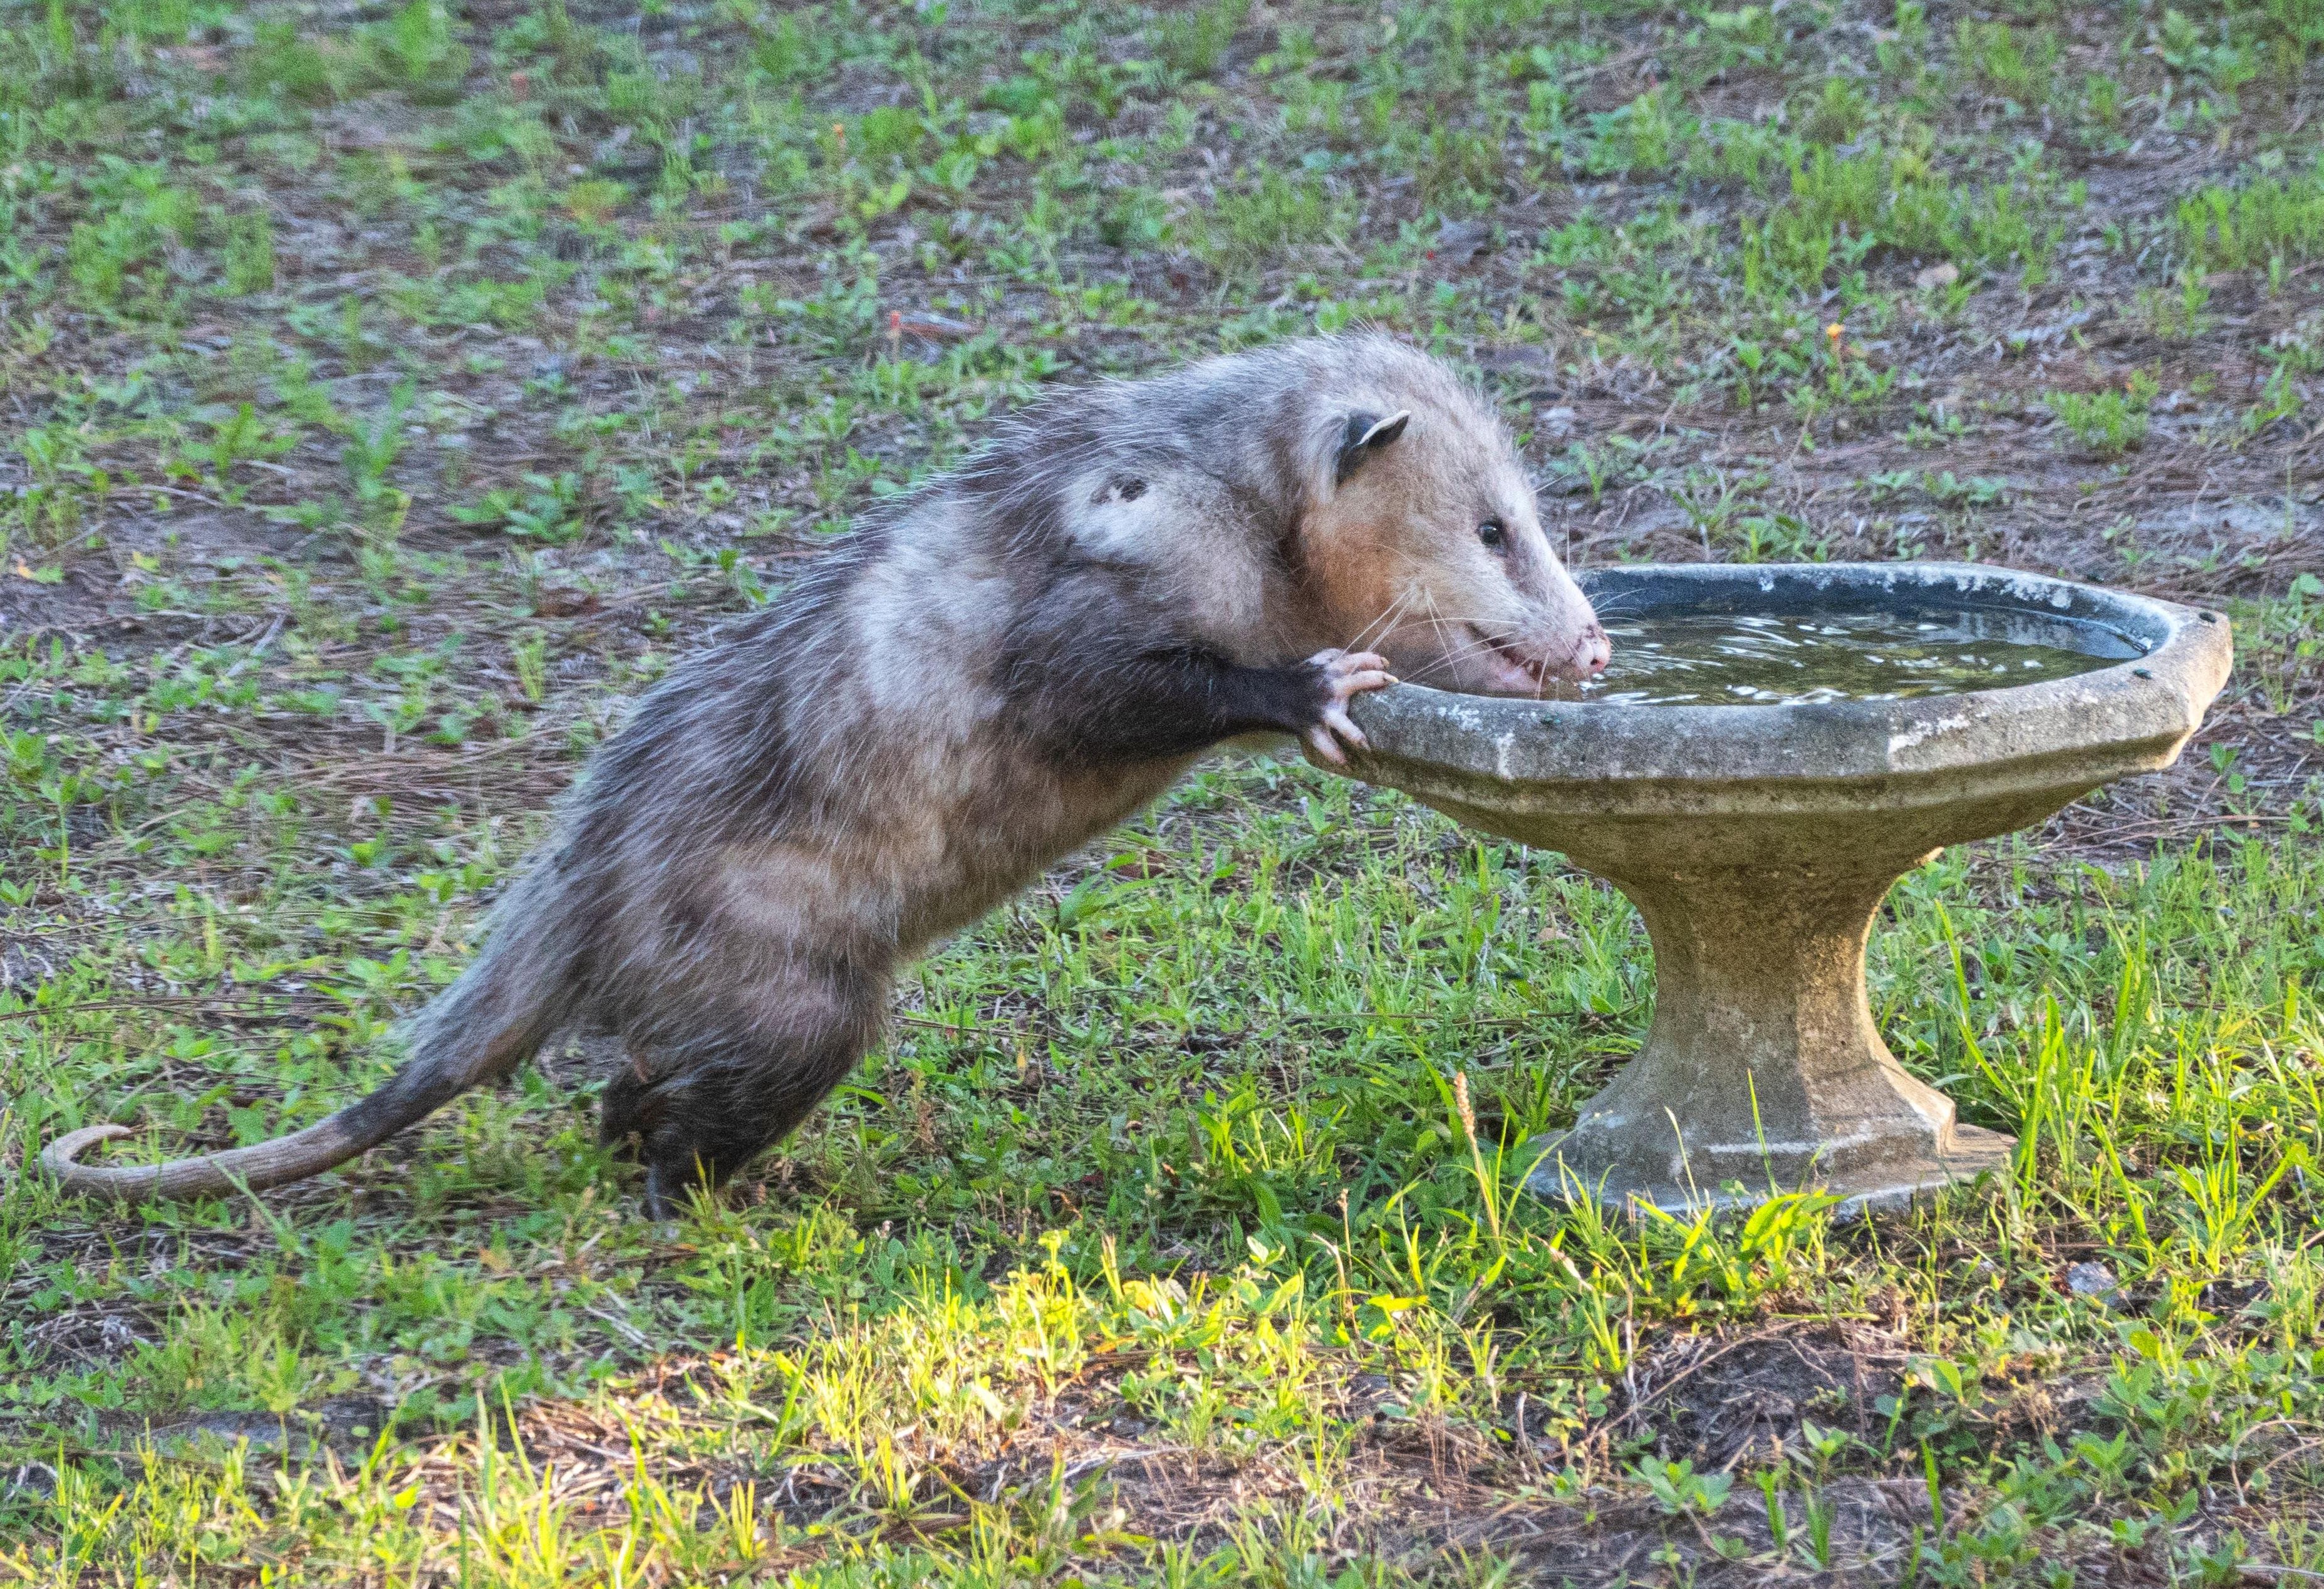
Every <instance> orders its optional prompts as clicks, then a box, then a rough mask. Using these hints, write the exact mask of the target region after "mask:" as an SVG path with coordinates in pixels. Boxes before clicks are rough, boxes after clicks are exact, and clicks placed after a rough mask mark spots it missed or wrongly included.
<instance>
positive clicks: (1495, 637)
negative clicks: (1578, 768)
mask: <svg viewBox="0 0 2324 1589" xmlns="http://www.w3.org/2000/svg"><path fill="white" fill-rule="evenodd" d="M1331 450H1332V457H1331V461H1330V463H1329V465H1328V467H1327V472H1328V474H1329V476H1331V484H1330V487H1329V491H1328V494H1326V496H1325V497H1324V499H1323V502H1322V503H1321V505H1320V507H1319V508H1318V510H1317V511H1315V512H1314V513H1312V514H1311V515H1310V517H1309V520H1308V522H1307V523H1306V524H1305V527H1304V529H1303V534H1302V543H1303V549H1304V550H1305V553H1306V560H1307V563H1308V567H1309V571H1310V577H1311V578H1312V579H1313V581H1314V585H1315V586H1316V587H1318V588H1319V590H1320V591H1321V593H1322V595H1323V598H1324V601H1325V603H1326V605H1328V606H1329V608H1330V609H1331V611H1330V614H1329V616H1330V620H1331V621H1332V622H1333V623H1334V624H1338V625H1340V626H1341V627H1342V629H1343V630H1344V632H1345V634H1346V636H1347V639H1346V640H1345V641H1344V642H1342V643H1355V642H1361V643H1362V644H1363V645H1364V646H1365V647H1366V648H1367V649H1369V650H1371V651H1379V652H1380V653H1381V654H1382V655H1384V656H1386V657H1387V658H1388V661H1389V663H1390V665H1391V666H1393V667H1394V668H1395V669H1396V670H1397V673H1398V674H1399V675H1400V676H1402V677H1403V678H1405V679H1410V680H1412V681H1413V682H1414V683H1416V684H1427V685H1432V686H1434V688H1439V689H1454V690H1465V691H1469V692H1471V693H1477V694H1485V695H1536V694H1539V693H1540V692H1541V691H1542V690H1543V689H1544V688H1545V687H1546V686H1547V685H1548V684H1549V683H1551V682H1552V681H1553V680H1556V679H1588V678H1591V677H1592V676H1593V675H1595V674H1597V673H1599V672H1601V671H1602V670H1604V669H1605V666H1606V663H1607V661H1608V658H1609V655H1610V648H1609V644H1608V642H1607V639H1606V631H1605V630H1604V628H1603V627H1601V626H1600V624H1599V622H1598V614H1596V613H1595V612H1594V611H1592V610H1591V605H1590V600H1589V598H1588V597H1587V596H1583V595H1582V591H1581V589H1580V588H1579V587H1577V586H1575V584H1574V583H1573V579H1572V576H1571V575H1569V574H1568V573H1567V572H1566V571H1565V565H1564V564H1563V563H1562V562H1560V561H1559V560H1558V558H1557V554H1556V553H1555V552H1554V551H1553V550H1550V544H1549V540H1548V537H1546V536H1545V535H1544V534H1543V533H1542V528H1541V516H1540V513H1539V512H1538V510H1537V509H1536V507H1535V502H1534V494H1533V487H1532V485H1530V484H1528V483H1527V481H1526V477H1525V473H1524V471H1523V469H1522V468H1521V467H1519V465H1518V463H1517V457H1516V455H1515V454H1514V453H1513V452H1512V451H1511V449H1510V448H1509V446H1508V442H1507V441H1506V440H1505V439H1503V438H1502V436H1501V434H1500V432H1499V427H1497V426H1495V425H1494V424H1492V422H1491V421H1490V420H1488V419H1486V418H1485V417H1484V416H1483V415H1481V414H1479V413H1476V412H1475V411H1473V410H1469V409H1468V405H1467V404H1466V403H1465V402H1463V403H1462V404H1461V405H1460V407H1459V408H1448V407H1445V406H1440V405H1434V404H1432V405H1430V406H1427V407H1418V406H1416V407H1415V408H1413V409H1408V410H1398V411H1395V412H1392V413H1388V414H1379V413H1373V412H1369V411H1355V412H1351V413H1350V414H1349V415H1348V416H1347V417H1346V418H1345V420H1342V421H1340V422H1339V428H1338V430H1337V432H1336V434H1335V435H1334V437H1333V446H1332V449H1331Z"/></svg>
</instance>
